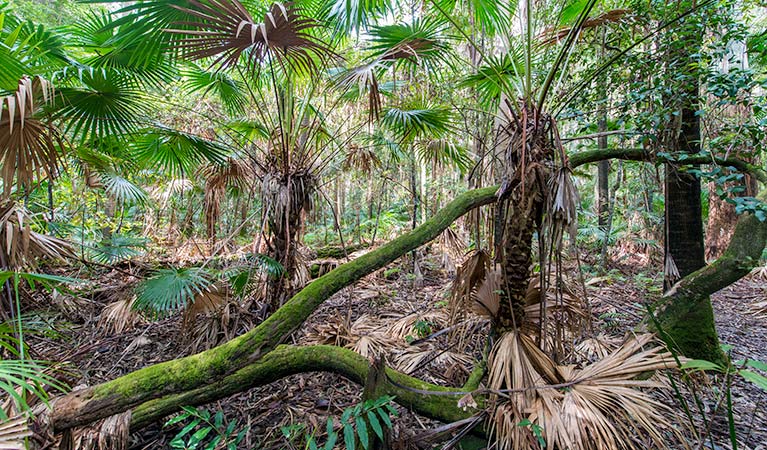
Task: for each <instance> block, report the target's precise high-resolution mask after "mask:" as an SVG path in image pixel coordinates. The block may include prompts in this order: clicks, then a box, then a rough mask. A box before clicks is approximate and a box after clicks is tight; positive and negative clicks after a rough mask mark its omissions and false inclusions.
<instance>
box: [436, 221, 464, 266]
mask: <svg viewBox="0 0 767 450" xmlns="http://www.w3.org/2000/svg"><path fill="white" fill-rule="evenodd" d="M437 242H438V243H439V247H440V248H442V267H444V268H446V269H447V271H448V273H449V274H451V275H454V274H455V273H456V262H457V261H459V260H461V258H462V257H463V256H464V255H465V254H466V243H465V242H464V241H463V239H461V237H460V236H458V233H456V231H455V230H453V229H452V228H446V229H445V231H443V232H442V233H441V234H440V235H439V238H438V240H437Z"/></svg>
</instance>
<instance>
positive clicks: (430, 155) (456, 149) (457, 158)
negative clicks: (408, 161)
mask: <svg viewBox="0 0 767 450" xmlns="http://www.w3.org/2000/svg"><path fill="white" fill-rule="evenodd" d="M417 151H418V157H419V158H420V159H421V161H422V162H424V163H426V164H432V165H433V166H443V167H444V166H450V167H454V168H456V169H458V170H460V171H461V173H462V174H463V173H465V172H466V171H467V170H468V169H469V167H470V166H471V163H472V161H471V158H470V157H469V152H468V151H467V150H466V148H465V147H462V146H460V145H458V144H456V143H455V142H454V141H452V140H450V139H433V140H430V141H428V142H426V143H424V145H419V146H418V147H417Z"/></svg>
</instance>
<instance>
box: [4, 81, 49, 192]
mask: <svg viewBox="0 0 767 450" xmlns="http://www.w3.org/2000/svg"><path fill="white" fill-rule="evenodd" d="M53 96H54V90H53V86H52V85H51V84H50V82H48V81H47V80H45V79H44V78H41V77H34V78H30V77H26V76H25V77H23V78H22V79H21V80H19V85H18V88H17V89H16V92H15V93H13V94H10V95H7V96H5V97H1V98H0V162H2V167H3V168H2V180H3V190H4V195H5V196H6V197H7V196H8V195H10V193H11V188H12V187H13V185H14V180H15V181H16V182H17V183H18V185H19V186H21V187H24V188H28V187H30V186H31V184H32V181H33V180H34V178H35V177H37V178H38V179H41V178H43V177H46V178H49V179H52V178H54V177H55V176H56V175H57V170H58V159H59V157H58V150H57V147H58V148H60V147H63V142H62V139H61V134H60V133H59V130H58V129H57V128H56V127H55V126H54V125H53V124H52V123H51V122H50V121H49V120H46V119H45V118H41V117H40V112H41V108H42V105H43V104H45V103H48V102H51V101H53Z"/></svg>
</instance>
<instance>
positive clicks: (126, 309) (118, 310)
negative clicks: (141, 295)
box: [99, 296, 144, 334]
mask: <svg viewBox="0 0 767 450" xmlns="http://www.w3.org/2000/svg"><path fill="white" fill-rule="evenodd" d="M134 300H136V297H135V296H131V297H128V298H126V299H124V300H117V301H115V302H112V303H110V304H108V305H107V306H105V307H104V309H103V310H101V314H100V315H99V329H102V330H104V331H105V332H106V333H108V334H113V333H114V334H119V333H122V332H123V331H127V330H130V329H132V328H133V327H135V326H136V325H138V324H139V323H143V322H144V318H143V317H142V316H141V313H139V312H138V311H135V310H134V309H133V302H134Z"/></svg>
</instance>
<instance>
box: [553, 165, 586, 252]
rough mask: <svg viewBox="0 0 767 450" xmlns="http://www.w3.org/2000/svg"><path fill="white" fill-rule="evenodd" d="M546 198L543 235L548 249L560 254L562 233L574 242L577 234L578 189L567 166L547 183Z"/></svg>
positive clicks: (554, 174) (561, 168)
mask: <svg viewBox="0 0 767 450" xmlns="http://www.w3.org/2000/svg"><path fill="white" fill-rule="evenodd" d="M548 185H549V186H548V192H549V193H550V195H547V196H546V214H545V219H544V234H545V235H546V237H547V240H548V247H549V248H551V249H552V250H553V251H554V252H555V253H556V254H561V253H562V250H563V249H562V238H563V236H564V233H565V232H567V234H568V235H569V237H570V242H571V243H574V242H575V237H576V234H577V232H578V205H579V204H580V198H579V195H578V189H577V188H576V187H575V184H574V183H573V173H572V170H570V168H569V167H567V166H562V167H560V168H559V169H557V170H556V171H555V172H554V173H553V174H552V176H551V177H550V178H549V181H548Z"/></svg>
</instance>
